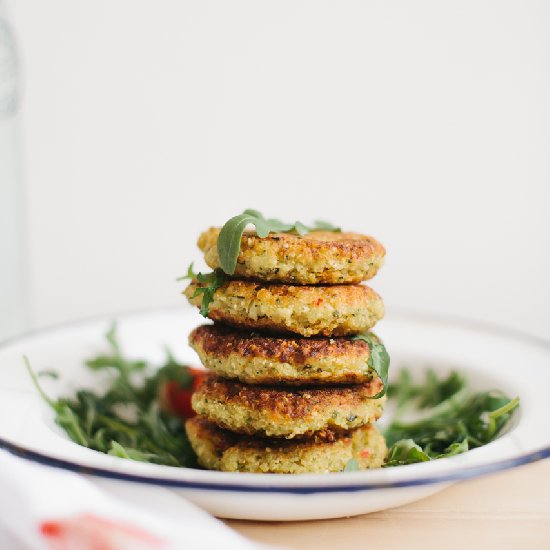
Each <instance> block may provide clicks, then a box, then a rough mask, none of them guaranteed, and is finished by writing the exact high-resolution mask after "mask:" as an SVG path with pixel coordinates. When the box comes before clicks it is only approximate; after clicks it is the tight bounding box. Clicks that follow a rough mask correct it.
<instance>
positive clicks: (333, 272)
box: [197, 227, 386, 285]
mask: <svg viewBox="0 0 550 550" xmlns="http://www.w3.org/2000/svg"><path fill="white" fill-rule="evenodd" d="M219 233H220V228H219V227H211V228H210V229H208V230H207V231H205V232H204V233H202V234H201V235H200V237H199V240H198V243H197V244H198V246H199V248H200V249H201V250H202V251H203V252H204V258H205V261H206V263H207V264H208V265H209V266H210V267H211V268H212V269H218V268H220V267H221V265H220V258H219V255H218V249H217V241H218V235H219ZM385 254H386V251H385V249H384V247H383V246H382V245H381V244H380V243H379V242H378V241H377V240H376V239H374V238H373V237H368V236H367V235H360V234H359V233H339V232H334V231H314V232H311V233H308V234H306V235H304V236H300V235H297V234H293V233H271V234H269V235H268V236H267V237H265V238H260V237H258V236H257V235H256V234H255V233H254V232H250V231H248V232H245V233H244V234H243V236H242V238H241V249H240V253H239V256H238V258H237V267H236V270H235V273H234V274H233V275H234V276H236V277H244V278H254V279H259V280H261V281H274V282H280V283H292V284H307V285H311V284H341V283H359V282H361V281H365V280H367V279H370V278H372V277H374V276H375V275H376V272H377V271H378V269H379V268H380V267H381V265H382V263H383V261H384V256H385Z"/></svg>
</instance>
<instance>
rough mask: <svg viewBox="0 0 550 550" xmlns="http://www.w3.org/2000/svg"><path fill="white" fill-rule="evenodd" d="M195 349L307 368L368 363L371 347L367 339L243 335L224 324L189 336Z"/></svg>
mask: <svg viewBox="0 0 550 550" xmlns="http://www.w3.org/2000/svg"><path fill="white" fill-rule="evenodd" d="M189 342H190V344H191V345H192V346H194V347H198V346H200V347H201V348H202V349H203V350H204V352H205V353H207V354H214V355H216V356H218V357H227V356H229V355H230V354H238V355H240V356H242V357H251V358H252V357H263V358H268V359H272V360H274V361H278V362H285V363H293V364H300V365H304V364H306V363H308V362H310V361H315V360H318V359H321V358H335V357H346V358H355V357H361V359H362V360H364V361H365V362H368V360H369V357H370V348H369V345H368V344H367V343H366V342H365V341H364V340H351V339H349V338H345V337H339V338H321V337H312V338H299V337H298V338H297V337H294V336H288V337H282V336H279V337H275V336H262V335H260V334H255V333H252V334H251V333H248V332H243V331H239V330H235V329H231V328H229V327H225V326H223V325H202V326H200V327H197V328H196V329H194V330H193V331H192V332H191V334H190V335H189Z"/></svg>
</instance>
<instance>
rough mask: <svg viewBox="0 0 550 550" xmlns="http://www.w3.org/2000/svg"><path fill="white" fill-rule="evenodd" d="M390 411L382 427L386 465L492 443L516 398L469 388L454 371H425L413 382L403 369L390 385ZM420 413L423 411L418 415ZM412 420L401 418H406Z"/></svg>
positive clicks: (502, 427) (417, 460) (427, 458)
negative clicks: (439, 373)
mask: <svg viewBox="0 0 550 550" xmlns="http://www.w3.org/2000/svg"><path fill="white" fill-rule="evenodd" d="M388 393H389V396H390V399H392V400H393V401H394V402H395V405H396V412H395V417H394V420H393V422H392V423H391V425H390V426H389V427H388V429H387V430H386V431H385V433H384V435H385V437H386V442H387V444H388V447H389V448H390V450H389V454H388V458H387V460H386V466H400V465H403V464H413V463H415V462H425V461H428V460H433V459H438V458H444V457H449V456H454V455H457V454H460V453H463V452H465V451H467V450H469V449H475V448H476V447H481V446H483V445H486V444H487V443H490V442H491V441H493V440H494V439H495V438H496V437H497V436H498V435H499V434H500V433H501V432H502V430H503V429H504V427H505V426H506V424H507V422H508V421H509V420H510V418H511V416H512V413H513V411H514V409H515V408H516V407H517V406H518V404H519V398H518V397H516V398H514V399H510V398H509V397H507V396H506V395H505V394H503V393H502V392H500V391H487V392H473V391H472V390H470V389H469V388H468V385H467V382H466V379H465V377H464V376H462V375H460V374H459V373H457V372H456V371H453V372H451V373H450V374H449V376H447V377H445V378H438V376H437V375H436V374H435V372H434V371H433V370H428V371H427V373H426V378H425V381H424V383H422V384H414V383H413V382H412V379H411V375H410V373H409V371H408V370H406V369H404V370H402V371H401V372H400V375H399V379H398V380H397V381H396V382H395V383H393V384H390V387H389V392H388ZM422 413H424V414H422ZM411 414H415V415H416V416H418V415H419V418H418V420H413V421H405V420H403V418H404V417H406V416H411Z"/></svg>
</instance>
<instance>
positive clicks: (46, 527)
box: [0, 450, 259, 550]
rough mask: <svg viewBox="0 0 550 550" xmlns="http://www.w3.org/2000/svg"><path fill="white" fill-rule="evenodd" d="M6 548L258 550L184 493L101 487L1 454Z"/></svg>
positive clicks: (1, 526) (0, 528)
mask: <svg viewBox="0 0 550 550" xmlns="http://www.w3.org/2000/svg"><path fill="white" fill-rule="evenodd" d="M0 548H2V549H3V548H6V549H7V548H9V549H10V550H11V549H13V550H15V549H19V548H21V549H25V550H27V549H30V550H35V549H36V550H42V549H44V550H46V549H47V550H69V549H70V550H99V549H101V550H127V549H128V550H130V549H131V550H153V549H155V550H157V549H158V550H168V549H175V548H201V549H209V548H212V549H216V550H220V549H222V548H223V550H233V549H235V550H252V549H254V548H256V549H257V548H259V545H256V544H254V543H252V542H251V541H248V540H247V539H245V538H243V537H241V535H239V534H238V533H236V532H235V531H232V530H231V529H230V528H229V527H227V526H226V525H225V524H224V523H222V522H221V521H218V520H217V519H215V518H213V517H212V516H210V515H209V514H207V513H206V512H204V511H203V510H200V509H199V508H197V507H196V506H194V505H193V504H191V503H190V502H189V501H187V500H186V499H184V498H182V497H181V496H180V495H178V494H177V493H176V492H174V491H172V490H170V489H165V488H163V487H155V486H150V485H140V484H137V483H127V482H111V481H108V482H107V481H101V480H97V479H96V478H87V477H85V476H83V475H79V474H75V473H72V472H68V471H64V470H60V469H57V468H52V467H47V466H41V465H39V464H34V463H32V462H29V461H26V460H24V459H21V458H18V457H15V456H13V455H11V454H9V453H7V452H6V451H2V450H0Z"/></svg>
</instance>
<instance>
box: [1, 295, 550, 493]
mask: <svg viewBox="0 0 550 550" xmlns="http://www.w3.org/2000/svg"><path fill="white" fill-rule="evenodd" d="M182 309H187V308H185V307H184V308H182V306H166V307H151V308H140V309H135V310H130V311H126V312H120V313H117V314H115V313H111V314H103V315H97V316H91V317H87V318H81V319H78V320H74V321H66V322H63V323H58V324H54V325H51V326H48V327H45V328H40V329H33V330H30V331H27V332H25V333H22V334H18V335H16V336H14V337H11V338H8V339H6V340H4V341H2V342H0V351H2V350H3V349H4V348H6V347H10V346H12V345H16V344H18V343H19V342H22V341H25V340H27V339H29V338H33V337H36V336H47V335H48V334H49V333H53V332H56V331H59V330H63V329H69V328H74V327H78V326H81V325H86V324H92V323H94V322H99V321H108V320H109V319H110V318H126V319H128V318H132V317H139V316H147V315H154V314H166V313H176V312H178V311H181V310H182ZM394 316H395V317H398V318H400V319H410V320H417V321H423V322H428V323H438V324H445V325H446V326H449V327H454V328H463V329H464V328H466V329H469V330H474V331H476V332H484V333H488V334H493V335H497V336H501V337H511V338H513V339H514V340H516V341H521V342H524V343H528V344H530V345H535V346H536V347H539V348H540V347H542V348H543V349H544V350H545V351H550V341H549V340H545V339H544V338H541V337H539V336H535V335H532V334H529V333H526V332H523V331H521V330H516V329H513V328H511V327H505V326H499V325H498V324H494V323H489V322H485V321H480V320H475V319H468V318H464V317H459V316H456V317H455V316H452V315H446V314H438V313H428V312H422V311H414V310H411V309H401V308H393V309H392V317H394ZM0 449H4V450H6V451H7V452H10V453H11V454H14V455H16V456H18V457H21V458H24V459H26V460H30V461H32V462H36V463H39V464H42V465H46V466H50V467H55V468H60V469H63V470H69V471H72V472H76V473H80V474H86V475H93V476H97V477H101V478H107V479H114V480H120V481H128V482H137V483H142V484H147V485H157V486H163V487H171V488H181V489H190V490H193V489H195V490H210V491H226V492H245V493H262V492H265V493H287V494H301V495H304V494H313V493H336V492H342V493H344V492H358V491H371V490H380V489H393V488H406V487H417V486H425V485H434V484H443V483H452V482H455V481H460V480H464V479H471V478H474V477H478V476H481V475H486V474H490V473H495V472H499V471H504V470H508V469H511V468H514V467H518V466H521V465H524V464H529V463H532V462H536V461H538V460H543V459H545V458H550V445H546V446H543V447H541V448H538V449H536V450H534V451H530V452H527V453H523V454H521V455H519V456H517V457H512V458H508V459H504V460H496V461H493V462H490V463H487V464H482V465H474V466H464V467H462V468H460V469H458V470H455V471H451V472H445V471H443V472H439V473H436V474H430V475H423V476H422V475H417V476H416V477H414V478H411V479H401V480H399V479H397V480H394V481H391V480H384V481H376V482H373V481H369V480H368V479H365V480H364V481H359V480H357V481H356V482H352V483H349V482H350V481H352V479H350V478H351V477H352V476H353V477H354V478H360V477H365V474H368V472H356V473H347V474H346V480H347V481H348V483H345V484H334V485H332V484H331V485H322V484H317V485H315V484H311V485H294V486H293V485H280V486H277V485H271V484H267V485H254V484H253V483H250V482H251V481H252V480H250V479H249V480H248V481H249V483H250V484H248V483H247V484H239V483H232V482H228V481H219V480H218V481H216V480H212V481H204V480H185V479H177V478H174V477H172V478H171V477H170V476H166V477H155V476H151V475H145V474H139V473H128V472H121V471H118V470H116V469H109V468H107V467H102V466H86V465H83V464H79V463H78V462H76V461H75V460H70V459H63V458H58V457H54V456H50V455H47V454H44V453H42V452H39V451H36V450H33V449H28V448H25V447H23V446H21V445H19V444H17V443H13V442H12V441H9V440H7V439H5V438H3V437H0ZM451 460H452V459H451ZM402 468H407V466H402ZM214 475H216V472H214ZM298 477H301V476H298ZM353 481H355V480H353Z"/></svg>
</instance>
